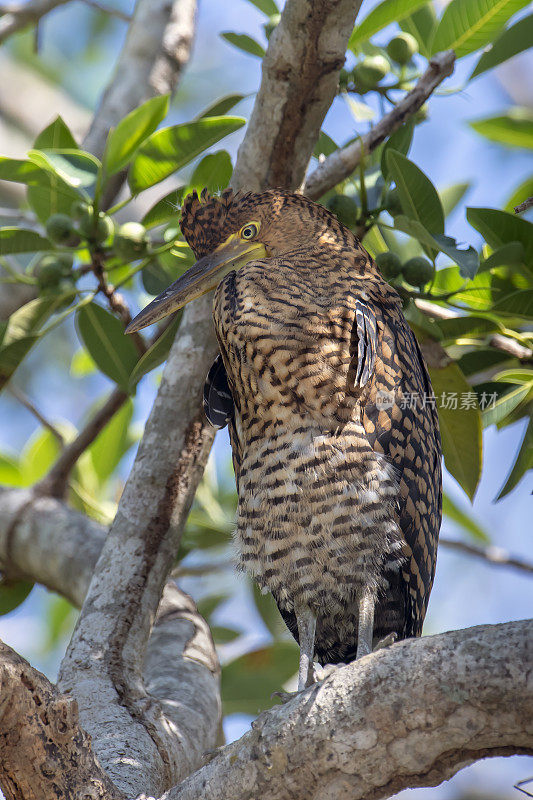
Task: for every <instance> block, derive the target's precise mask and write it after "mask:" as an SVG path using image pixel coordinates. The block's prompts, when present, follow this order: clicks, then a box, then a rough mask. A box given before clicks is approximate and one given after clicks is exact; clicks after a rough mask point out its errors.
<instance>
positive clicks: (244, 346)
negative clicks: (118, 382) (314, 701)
mask: <svg viewBox="0 0 533 800" xmlns="http://www.w3.org/2000/svg"><path fill="white" fill-rule="evenodd" d="M181 229H182V231H183V234H184V236H185V239H186V240H187V242H188V243H189V245H190V246H191V248H192V250H193V252H194V254H195V256H196V257H197V258H198V261H197V262H196V264H195V265H194V266H193V267H192V268H191V269H189V270H188V271H187V272H186V273H185V274H184V275H183V276H182V277H180V278H179V279H178V280H177V281H176V282H175V283H173V284H172V285H171V286H170V287H169V288H168V289H167V290H166V291H165V292H163V293H162V294H161V295H159V297H157V298H156V299H155V300H153V301H152V302H151V303H150V305H148V306H147V307H146V308H145V309H144V310H143V311H142V312H141V313H140V314H139V315H138V316H137V317H136V318H135V320H134V321H133V322H132V323H131V325H130V327H129V329H128V331H137V330H139V329H140V328H142V327H144V326H146V325H150V324H151V323H153V322H155V321H156V320H159V319H161V318H162V317H164V316H165V315H167V314H170V313H171V312H173V311H176V309H178V308H181V307H182V306H183V305H185V304H186V303H188V302H189V301H190V300H193V299H194V298H196V297H199V296H200V295H202V294H204V293H205V292H207V291H209V290H210V289H213V288H215V287H216V292H215V295H214V305H213V309H214V310H213V314H214V322H215V329H216V333H217V337H218V341H219V345H220V356H219V357H218V358H217V360H216V361H215V363H214V364H213V367H212V368H211V370H210V373H209V375H208V378H207V382H206V387H205V393H204V394H205V398H204V405H205V408H206V413H207V417H208V418H209V420H210V421H211V422H213V423H214V424H215V425H217V426H220V427H221V426H223V425H225V424H226V423H228V424H229V430H230V438H231V445H232V450H233V462H234V466H235V475H236V479H237V489H238V496H239V503H238V511H237V530H236V540H237V545H238V550H239V557H240V563H241V565H242V567H243V568H244V569H245V570H246V571H247V572H248V573H249V574H250V575H252V576H253V577H254V578H255V580H256V581H257V583H258V584H259V586H260V587H261V588H262V589H263V590H264V591H270V592H271V593H272V594H273V596H274V598H275V600H276V602H277V604H278V607H279V609H280V611H281V614H282V616H283V618H284V619H285V622H286V623H287V625H288V627H289V629H290V631H291V632H292V634H293V635H294V637H295V638H296V639H297V641H298V642H299V644H300V669H299V689H302V688H304V687H305V686H307V685H309V683H310V682H312V676H313V670H312V661H313V658H316V660H317V661H319V662H320V663H322V664H325V663H338V662H344V661H349V660H352V659H353V658H354V657H355V658H360V657H361V656H364V655H366V654H367V653H370V652H371V651H372V649H373V647H374V646H376V644H377V643H379V642H380V641H387V640H388V641H390V640H391V639H393V638H394V637H397V638H398V639H404V638H407V637H409V636H419V635H420V634H421V630H422V623H423V620H424V616H425V613H426V608H427V603H428V598H429V593H430V591H431V586H432V582H433V575H434V572H435V561H436V551H437V540H438V532H439V527H440V519H441V448H440V437H439V428H438V419H437V414H436V411H435V408H434V404H433V402H432V401H431V396H432V391H431V384H430V381H429V377H428V374H427V370H426V367H425V364H424V361H423V358H422V355H421V353H420V349H419V347H418V344H417V342H416V339H415V337H414V335H413V333H412V332H411V330H410V328H409V326H408V324H407V322H406V320H405V318H404V316H403V313H402V305H401V301H400V298H399V297H398V295H397V293H396V292H395V291H394V290H393V289H392V288H391V287H390V286H389V284H388V283H386V282H385V281H384V280H383V278H382V277H381V276H380V274H379V272H378V270H377V268H376V266H375V264H374V262H373V260H372V258H371V257H370V256H369V254H368V253H367V252H366V250H365V249H364V248H363V247H362V246H361V243H360V242H359V240H358V239H357V238H356V236H354V234H353V233H352V232H351V231H350V230H349V229H348V228H346V227H344V226H343V225H342V224H341V223H340V222H339V221H338V220H337V218H336V217H335V216H333V215H332V214H331V213H330V212H329V211H327V210H326V209H325V208H323V207H322V206H321V205H317V204H315V203H313V202H311V201H310V200H308V199H306V198H305V197H302V196H300V195H297V194H291V193H289V192H285V191H278V190H271V191H265V192H263V193H261V194H253V193H238V194H234V193H233V192H231V191H230V190H228V191H225V192H224V193H223V194H222V195H221V196H220V197H210V196H209V195H208V194H207V193H206V192H203V193H202V195H201V197H200V198H199V197H198V196H197V194H196V193H193V194H192V195H189V196H188V197H187V199H186V200H185V203H184V205H183V209H182V217H181ZM413 398H414V401H413Z"/></svg>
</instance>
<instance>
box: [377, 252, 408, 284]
mask: <svg viewBox="0 0 533 800" xmlns="http://www.w3.org/2000/svg"><path fill="white" fill-rule="evenodd" d="M375 261H376V264H377V265H378V268H379V271H380V272H381V274H382V275H383V277H384V278H387V280H393V279H394V278H397V277H398V275H399V274H400V273H401V271H402V262H401V261H400V258H399V256H397V255H396V253H393V252H392V251H391V250H388V251H387V252H386V253H378V254H377V256H376V258H375Z"/></svg>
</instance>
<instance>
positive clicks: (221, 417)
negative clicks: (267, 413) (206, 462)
mask: <svg viewBox="0 0 533 800" xmlns="http://www.w3.org/2000/svg"><path fill="white" fill-rule="evenodd" d="M204 412H205V415H206V417H207V419H208V420H209V422H210V423H211V425H213V427H214V428H218V429H221V428H225V427H226V425H227V426H228V428H229V438H230V442H231V452H232V458H233V469H234V470H235V480H236V481H237V489H238V488H239V471H240V463H241V455H240V454H241V446H240V441H239V436H238V432H237V422H236V418H235V403H234V402H233V395H232V394H231V389H230V385H229V382H228V373H227V372H226V367H225V366H224V362H223V361H222V356H221V355H220V353H219V354H218V355H217V357H216V358H215V360H214V361H213V363H212V365H211V368H210V370H209V372H208V373H207V378H206V379H205V384H204Z"/></svg>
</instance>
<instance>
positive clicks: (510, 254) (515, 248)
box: [480, 242, 525, 272]
mask: <svg viewBox="0 0 533 800" xmlns="http://www.w3.org/2000/svg"><path fill="white" fill-rule="evenodd" d="M524 258H525V253H524V246H523V244H522V243H521V242H509V244H503V245H502V246H501V247H498V249H497V250H495V251H494V252H493V253H491V254H490V256H488V258H486V259H485V261H484V262H483V263H482V264H481V266H480V270H482V271H483V272H486V271H488V270H491V269H494V267H508V266H510V265H515V264H523V263H524Z"/></svg>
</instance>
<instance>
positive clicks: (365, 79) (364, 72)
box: [353, 56, 390, 89]
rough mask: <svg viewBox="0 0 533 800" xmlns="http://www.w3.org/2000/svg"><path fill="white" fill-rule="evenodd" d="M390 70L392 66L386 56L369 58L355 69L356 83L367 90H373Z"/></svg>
mask: <svg viewBox="0 0 533 800" xmlns="http://www.w3.org/2000/svg"><path fill="white" fill-rule="evenodd" d="M389 70H390V64H389V62H388V61H387V59H386V58H385V57H384V56H368V57H367V58H364V59H363V61H361V62H360V63H359V64H357V65H356V66H355V68H354V71H353V74H354V78H355V81H356V83H358V84H361V85H362V86H363V87H366V88H367V89H373V88H374V87H375V86H377V85H378V83H379V82H380V81H382V80H383V78H384V77H385V75H387V74H388V72H389Z"/></svg>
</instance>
